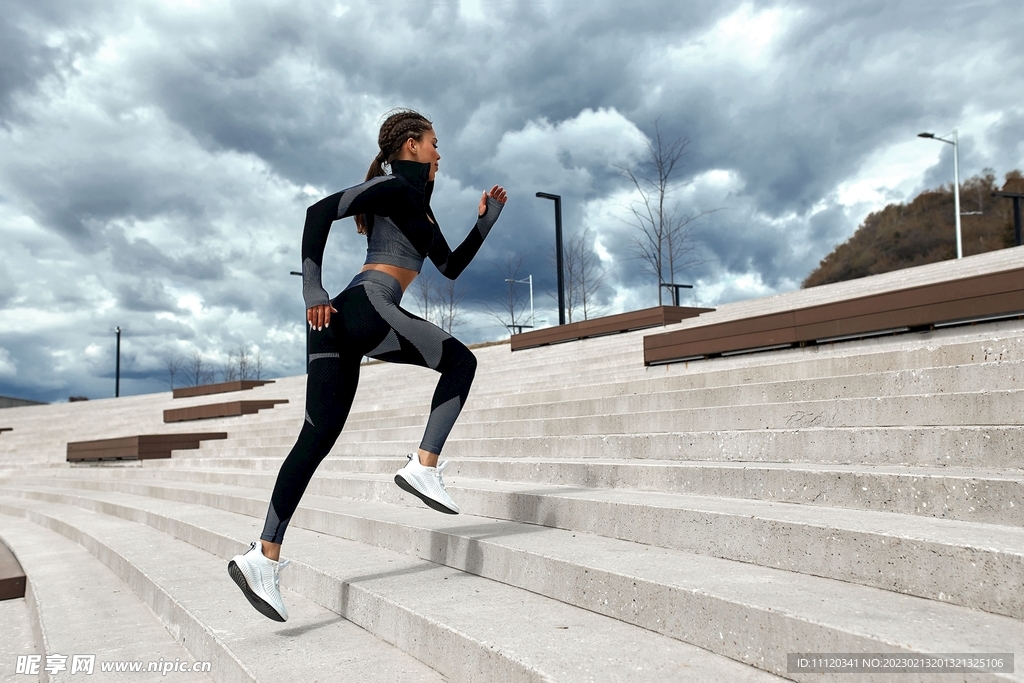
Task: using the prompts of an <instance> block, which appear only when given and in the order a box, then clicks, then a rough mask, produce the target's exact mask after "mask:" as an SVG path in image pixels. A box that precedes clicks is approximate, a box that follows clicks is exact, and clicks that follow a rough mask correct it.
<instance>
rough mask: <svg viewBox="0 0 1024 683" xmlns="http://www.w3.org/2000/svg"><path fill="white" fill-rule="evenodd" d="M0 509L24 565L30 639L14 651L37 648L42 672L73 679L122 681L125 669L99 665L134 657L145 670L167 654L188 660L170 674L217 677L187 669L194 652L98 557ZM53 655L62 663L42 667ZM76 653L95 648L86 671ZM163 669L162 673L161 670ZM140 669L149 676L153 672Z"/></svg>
mask: <svg viewBox="0 0 1024 683" xmlns="http://www.w3.org/2000/svg"><path fill="white" fill-rule="evenodd" d="M0 510H2V512H3V513H5V514H2V515H0V529H3V535H4V539H5V540H6V541H7V542H8V543H9V544H10V546H11V548H12V549H13V550H14V551H15V553H16V554H17V556H18V560H19V561H20V562H21V563H22V565H23V566H24V568H25V573H26V575H27V576H28V580H29V586H30V587H31V595H30V596H28V595H27V604H28V606H29V609H30V613H31V620H32V621H33V622H34V628H35V631H36V638H35V641H36V642H35V643H34V644H33V645H32V647H30V648H28V649H26V650H23V651H22V652H19V653H17V654H19V655H40V656H41V661H40V666H39V672H40V676H39V677H40V679H41V680H49V681H76V680H79V679H80V678H82V677H84V676H88V679H87V680H92V681H124V680H125V678H126V673H125V672H124V671H121V672H117V671H106V672H105V671H103V670H102V669H103V668H104V665H107V666H110V665H116V663H118V662H125V661H130V662H140V663H141V666H142V671H147V668H148V667H149V665H150V663H151V662H153V663H155V665H159V666H160V667H162V666H163V663H165V662H166V663H168V664H171V663H175V664H176V665H178V666H183V667H186V668H187V671H182V670H180V669H176V670H174V679H175V680H182V681H205V682H209V681H212V680H215V679H214V678H213V677H212V675H210V674H207V673H203V672H202V671H198V672H194V671H193V670H192V669H193V667H194V666H195V665H196V659H195V658H193V656H192V654H190V653H189V652H188V650H186V649H185V648H184V647H182V645H181V644H179V643H178V642H176V639H175V637H174V636H172V635H171V634H170V633H168V631H167V629H166V628H164V625H163V624H162V623H161V622H160V620H159V619H157V617H156V615H154V614H153V612H152V611H151V610H150V609H149V608H148V607H146V605H145V604H143V602H142V601H141V600H140V599H139V597H138V596H137V595H136V594H135V593H133V592H132V589H131V588H130V587H129V586H128V585H127V584H126V582H125V581H124V580H123V579H122V578H121V577H119V576H118V575H117V574H116V573H115V572H114V571H112V570H111V569H110V568H109V567H107V566H106V565H104V563H103V562H101V561H100V560H98V559H96V558H95V557H93V556H92V555H90V554H89V552H88V551H86V550H85V549H84V548H83V547H82V546H80V545H79V544H78V543H75V542H74V541H71V540H69V539H68V538H66V537H65V536H63V535H61V534H59V533H57V532H55V531H51V530H49V529H46V528H40V527H39V526H38V525H36V524H33V523H31V522H29V521H26V520H25V519H17V518H14V517H10V516H8V515H9V514H10V513H12V512H15V511H14V510H11V509H10V508H7V507H4V506H0ZM6 631H7V629H6V628H5V629H4V635H5V637H6ZM58 655H63V656H64V658H63V660H61V661H58V662H54V663H55V664H59V663H63V665H64V667H65V668H64V669H63V670H57V669H56V668H55V669H54V670H53V671H46V670H45V667H46V666H47V663H48V661H47V657H50V656H55V657H56V656H58ZM74 655H94V656H95V661H94V663H93V670H92V675H91V676H90V675H89V674H88V673H87V672H88V669H84V670H80V671H77V672H76V671H75V661H74ZM16 660H17V657H11V658H10V659H5V660H4V662H3V664H2V666H3V667H4V668H5V669H6V668H7V667H9V666H10V667H13V666H15V664H16ZM201 661H202V660H200V662H201ZM199 668H200V669H202V664H200V667H199ZM11 673H13V671H12V672H11ZM210 673H211V674H212V670H211V672H210ZM161 674H162V675H166V673H165V672H163V671H162V670H161ZM142 675H148V676H151V677H152V676H154V673H148V674H142ZM12 680H18V679H16V678H14V677H12Z"/></svg>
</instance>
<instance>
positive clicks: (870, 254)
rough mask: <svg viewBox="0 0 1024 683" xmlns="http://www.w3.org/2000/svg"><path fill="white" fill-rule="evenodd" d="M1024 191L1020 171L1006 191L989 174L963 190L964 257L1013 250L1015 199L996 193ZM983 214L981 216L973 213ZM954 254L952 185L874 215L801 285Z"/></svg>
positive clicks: (970, 180)
mask: <svg viewBox="0 0 1024 683" xmlns="http://www.w3.org/2000/svg"><path fill="white" fill-rule="evenodd" d="M996 190H1001V191H1004V192H1024V176H1022V174H1021V172H1020V171H1011V172H1010V173H1007V174H1006V178H1005V181H1004V182H1003V185H1002V187H1000V186H999V185H998V184H997V183H996V178H995V175H993V174H992V173H991V172H988V173H984V174H982V175H977V176H974V177H972V178H968V179H967V180H966V181H965V182H964V183H963V184H962V185H961V189H960V211H961V214H969V215H963V216H962V217H961V226H960V229H961V232H962V239H963V251H964V256H971V255H973V254H981V253H984V252H987V251H994V250H996V249H1003V248H1006V247H1011V246H1013V205H1012V202H1011V200H1009V199H1005V198H1002V197H993V196H992V192H993V191H996ZM973 212H980V213H973ZM955 256H956V227H955V225H954V210H953V186H952V184H950V185H944V186H943V187H940V188H938V189H935V190H926V191H925V192H922V193H921V194H920V195H918V196H917V197H915V198H914V199H913V201H911V202H910V203H909V204H890V205H889V206H887V207H885V208H884V209H882V210H881V211H876V212H874V213H872V214H870V215H869V216H868V217H867V218H866V219H864V222H863V223H862V224H861V226H860V227H859V228H857V231H856V232H855V233H853V236H852V237H850V239H848V240H847V241H846V242H843V243H842V244H840V245H839V246H837V247H836V248H835V249H834V250H833V251H832V253H830V254H829V255H828V256H826V257H825V258H824V259H822V261H821V263H820V264H819V265H818V267H817V268H816V269H815V270H814V271H813V272H812V273H811V274H810V275H808V276H807V279H806V280H804V282H803V284H802V285H801V286H802V287H815V286H817V285H825V284H829V283H831V282H842V281H844V280H853V279H855V278H859V277H865V276H867V275H876V274H878V273H887V272H889V271H893V270H900V269H902V268H910V267H912V266H920V265H924V264H926V263H934V262H936V261H942V260H945V259H951V258H954V257H955Z"/></svg>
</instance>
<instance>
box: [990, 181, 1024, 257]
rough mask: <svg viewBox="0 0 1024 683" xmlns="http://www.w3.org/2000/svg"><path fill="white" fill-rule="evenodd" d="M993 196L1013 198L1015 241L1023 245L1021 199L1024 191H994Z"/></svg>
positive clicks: (1023, 197)
mask: <svg viewBox="0 0 1024 683" xmlns="http://www.w3.org/2000/svg"><path fill="white" fill-rule="evenodd" d="M992 196H993V197H1006V198H1007V199H1012V200H1013V243H1014V244H1015V245H1016V246H1018V247H1019V246H1021V220H1020V200H1021V199H1024V192H993V193H992Z"/></svg>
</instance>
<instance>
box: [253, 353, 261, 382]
mask: <svg viewBox="0 0 1024 683" xmlns="http://www.w3.org/2000/svg"><path fill="white" fill-rule="evenodd" d="M252 369H253V372H254V373H255V375H256V377H255V379H262V377H263V351H261V350H260V347H258V346H257V347H256V355H255V356H254V357H253V361H252Z"/></svg>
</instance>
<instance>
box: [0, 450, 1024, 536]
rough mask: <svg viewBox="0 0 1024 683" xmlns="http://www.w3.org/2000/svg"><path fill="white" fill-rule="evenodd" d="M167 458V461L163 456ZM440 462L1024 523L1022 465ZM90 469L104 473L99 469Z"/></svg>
mask: <svg viewBox="0 0 1024 683" xmlns="http://www.w3.org/2000/svg"><path fill="white" fill-rule="evenodd" d="M281 462H282V459H281V458H203V459H199V458H196V459H193V460H191V461H189V462H188V463H187V465H186V464H184V463H177V465H176V466H177V467H179V468H182V467H184V468H186V469H188V470H191V471H198V470H206V469H228V470H235V471H262V472H271V473H275V474H276V473H277V471H278V469H279V468H280V466H281ZM401 465H402V460H401V459H396V458H328V459H326V460H325V461H324V462H323V463H321V464H320V467H319V468H318V470H317V471H318V472H362V473H371V474H393V473H394V472H395V470H396V469H397V468H398V467H400V466H401ZM171 466H175V464H174V463H173V461H172V462H170V463H168V465H167V467H171ZM445 471H446V472H447V473H448V476H449V477H451V478H457V477H467V478H470V479H490V480H498V481H511V482H521V483H532V484H534V485H556V486H574V487H586V488H621V489H631V490H634V491H656V492H659V493H683V494H691V495H698V496H718V497H724V498H745V499H752V500H766V501H773V502H780V503H800V504H806V505H821V506H825V507H844V508H856V509H861V510H875V511H879V512H893V513H898V514H907V515H921V516H924V517H939V518H942V519H958V520H962V521H968V522H982V523H989V524H1003V525H1007V526H1024V505H1021V504H1020V502H1019V501H1021V500H1022V499H1024V469H1000V470H987V469H983V468H964V467H900V466H894V465H888V466H887V465H823V464H807V463H716V462H706V461H689V462H687V461H671V460H648V461H638V460H591V461H572V460H551V459H540V458H530V459H517V460H505V459H493V458H469V459H463V460H452V461H451V462H450V464H449V465H448V468H447V469H446V470H445ZM83 474H85V473H84V472H81V473H79V472H76V475H75V476H81V475H83ZM90 474H95V476H98V477H103V476H105V474H104V471H103V470H102V469H95V470H94V471H93V472H92V473H90ZM87 476H88V475H87ZM131 476H133V477H139V476H153V477H159V476H161V474H160V472H159V470H157V469H154V468H146V473H145V474H143V473H142V472H137V473H133V474H132V475H131ZM0 481H2V479H0Z"/></svg>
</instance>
